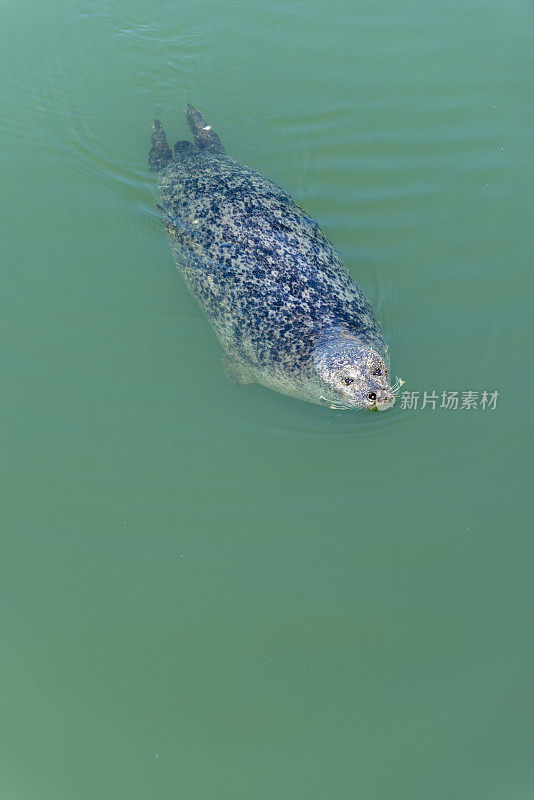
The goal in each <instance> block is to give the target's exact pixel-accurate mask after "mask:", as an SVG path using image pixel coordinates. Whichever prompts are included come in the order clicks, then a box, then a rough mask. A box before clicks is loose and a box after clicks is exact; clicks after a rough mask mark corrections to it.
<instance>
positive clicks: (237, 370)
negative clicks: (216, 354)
mask: <svg viewBox="0 0 534 800" xmlns="http://www.w3.org/2000/svg"><path fill="white" fill-rule="evenodd" d="M222 365H223V368H224V371H225V373H226V377H227V378H228V380H229V381H231V382H232V383H235V384H237V385H238V386H247V385H249V384H251V383H254V379H253V378H252V377H251V375H250V373H249V371H248V370H247V368H246V367H245V366H244V365H243V364H241V363H240V362H239V361H237V359H235V358H234V357H233V356H230V355H228V353H223V357H222Z"/></svg>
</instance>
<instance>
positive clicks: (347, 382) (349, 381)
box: [343, 378, 354, 386]
mask: <svg viewBox="0 0 534 800" xmlns="http://www.w3.org/2000/svg"><path fill="white" fill-rule="evenodd" d="M343 383H344V384H345V386H350V385H351V383H354V378H343Z"/></svg>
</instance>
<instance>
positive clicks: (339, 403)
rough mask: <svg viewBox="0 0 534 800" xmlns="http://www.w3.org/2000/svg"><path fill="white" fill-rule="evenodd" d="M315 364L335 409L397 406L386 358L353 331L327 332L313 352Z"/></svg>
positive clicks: (327, 399)
mask: <svg viewBox="0 0 534 800" xmlns="http://www.w3.org/2000/svg"><path fill="white" fill-rule="evenodd" d="M313 363H314V367H315V370H316V372H317V374H318V375H319V377H320V379H321V380H322V381H323V382H324V383H325V384H326V386H327V387H328V390H329V397H330V398H332V400H333V403H332V405H333V407H337V408H367V409H370V410H371V411H385V409H387V408H391V406H392V405H393V404H394V402H395V396H394V394H393V391H392V389H391V386H390V384H389V382H388V368H387V359H386V356H385V355H384V356H381V355H380V354H379V353H378V351H377V350H376V349H375V348H374V347H372V346H371V345H370V344H367V343H365V341H363V339H362V338H359V337H358V336H356V335H354V334H352V333H350V331H347V330H344V329H340V328H332V329H330V330H327V331H325V332H323V333H322V334H321V335H320V336H319V338H318V340H317V343H316V345H315V347H314V350H313ZM332 392H333V393H334V395H332ZM334 397H335V399H334ZM324 399H325V401H326V402H328V401H329V398H328V397H325V398H324Z"/></svg>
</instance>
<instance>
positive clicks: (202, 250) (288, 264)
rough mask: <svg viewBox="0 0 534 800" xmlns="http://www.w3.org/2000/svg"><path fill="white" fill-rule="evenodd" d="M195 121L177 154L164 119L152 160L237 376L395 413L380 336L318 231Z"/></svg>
mask: <svg viewBox="0 0 534 800" xmlns="http://www.w3.org/2000/svg"><path fill="white" fill-rule="evenodd" d="M186 117H187V121H188V123H189V126H190V128H191V131H192V134H193V139H194V143H193V142H190V141H186V140H182V141H179V142H177V143H176V144H175V145H174V148H173V150H172V151H171V149H170V147H169V145H168V143H167V139H166V136H165V133H164V131H163V128H162V126H161V123H160V122H159V120H155V121H154V124H153V132H152V146H151V149H150V153H149V157H148V161H149V166H150V168H151V170H152V171H153V172H156V173H157V174H158V179H159V180H158V184H159V191H160V195H161V205H159V206H158V208H159V210H160V212H161V215H162V218H163V223H164V226H165V228H166V230H167V233H168V236H169V240H170V244H171V247H172V251H173V255H174V258H175V261H176V263H177V265H178V267H179V269H180V271H181V273H182V275H183V277H184V280H185V282H186V284H187V286H188V288H189V289H190V291H191V292H192V294H193V295H194V297H195V298H196V300H197V301H198V303H199V305H200V306H201V308H202V309H203V311H204V313H205V315H206V317H207V318H208V320H209V322H210V323H211V325H212V327H213V329H214V330H215V333H216V334H217V336H218V338H219V340H220V342H221V344H222V346H223V349H224V356H223V365H224V367H225V370H226V374H227V375H228V377H229V378H230V379H231V380H233V381H235V382H236V383H241V384H245V383H254V382H256V383H260V384H263V385H264V386H267V387H269V388H271V389H275V390H277V391H279V392H282V393H284V394H287V395H290V396H292V397H297V398H300V399H302V400H307V401H310V402H312V403H319V404H321V405H326V406H329V407H330V408H335V409H353V408H365V409H371V410H373V411H376V410H384V409H386V408H390V407H391V406H392V405H393V403H394V401H395V398H394V393H393V390H392V388H391V385H390V383H389V381H388V366H389V356H388V348H387V347H386V345H385V342H384V339H383V335H382V330H381V327H380V325H379V323H378V322H377V320H376V319H375V316H374V314H373V310H372V308H371V305H370V304H369V302H368V300H367V299H366V297H365V296H364V294H363V292H362V290H361V289H360V287H359V286H358V285H357V284H356V283H355V281H354V280H353V278H352V277H351V275H350V273H349V272H348V270H347V269H346V268H345V267H344V265H343V263H342V261H341V258H340V257H339V255H338V253H337V252H336V250H335V249H334V246H333V245H332V244H331V243H330V242H329V241H328V239H327V238H326V236H325V235H324V234H323V232H322V231H321V229H320V227H319V224H318V223H317V222H316V221H315V220H314V219H312V218H311V217H310V216H308V215H307V214H306V213H305V212H304V211H303V210H302V209H301V208H299V207H298V206H297V205H296V204H295V202H294V201H293V200H292V198H291V197H290V195H289V194H288V193H287V192H285V191H284V190H283V189H281V188H280V187H279V186H277V185H276V184H275V183H273V182H272V181H270V180H268V179H267V178H265V177H263V175H261V174H259V173H258V172H254V171H253V170H251V169H249V168H248V167H246V166H244V165H243V164H240V163H238V162H237V161H234V160H233V159H231V158H229V157H228V156H227V155H226V154H225V151H224V147H223V145H222V144H221V141H220V139H219V137H218V136H217V134H216V133H215V131H214V130H212V128H211V126H210V125H207V124H206V121H205V120H204V118H203V116H202V115H201V114H200V113H199V112H198V111H197V110H196V109H195V108H193V107H192V106H190V105H189V106H188V107H187V110H186Z"/></svg>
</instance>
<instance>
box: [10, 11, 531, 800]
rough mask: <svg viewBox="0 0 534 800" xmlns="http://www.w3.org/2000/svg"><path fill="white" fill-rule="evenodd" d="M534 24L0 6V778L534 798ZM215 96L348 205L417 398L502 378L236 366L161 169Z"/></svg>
mask: <svg viewBox="0 0 534 800" xmlns="http://www.w3.org/2000/svg"><path fill="white" fill-rule="evenodd" d="M533 26H534V7H533V6H532V3H530V2H527V1H526V0H507V2H506V3H504V2H499V0H486V2H478V1H475V2H469V3H465V2H463V0H445V2H433V3H432V2H428V0H425V1H424V2H423V0H407V2H404V3H399V2H396V1H395V0H382V2H377V0H358V1H357V2H348V1H345V0H336V2H334V3H331V4H330V5H325V4H324V3H322V2H319V1H318V0H310V1H309V2H304V1H303V0H289V2H288V3H284V4H280V3H268V2H265V0H259V1H258V2H249V3H246V2H244V0H227V2H225V3H222V2H219V3H217V2H215V1H214V0H206V1H205V2H198V0H197V2H192V1H191V0H187V2H180V3H178V2H176V3H168V2H157V0H130V2H128V3H126V2H124V3H122V2H118V1H117V2H115V3H111V2H105V1H104V0H86V1H85V2H75V1H74V0H71V1H70V2H67V1H66V0H51V1H50V2H48V3H43V2H37V0H2V2H1V3H0V65H1V69H2V72H1V75H2V98H3V99H2V116H1V120H0V165H1V170H2V182H1V187H2V209H3V212H2V248H1V256H0V259H1V261H0V266H1V273H0V274H1V283H2V291H1V300H0V302H1V339H0V346H1V352H2V391H1V396H0V424H1V427H0V430H1V450H0V453H1V457H0V464H1V478H0V485H1V489H2V499H1V517H2V532H1V537H0V598H1V600H0V609H1V622H0V675H1V680H0V732H1V747H0V797H1V798H2V800H4V798H6V800H22V798H36V799H38V800H97V798H98V799H100V798H103V799H104V800H108V799H109V800H123V799H124V800H146V798H152V797H154V798H158V800H171V798H172V799H174V798H184V800H208V799H209V800H239V799H241V798H242V800H252V799H253V800H323V799H327V800H353V798H355V799H357V800H530V798H532V797H534V766H533V759H532V753H533V750H534V731H533V705H534V703H533V700H534V685H533V675H534V643H533V636H532V615H533V611H534V608H533V606H534V602H533V600H534V593H533V589H532V586H533V569H532V556H533V549H534V547H533V544H532V507H531V504H530V500H531V494H532V477H533V476H532V451H531V447H532V438H531V436H532V433H531V421H532V411H531V398H532V391H533V385H532V378H531V365H532V356H531V351H532V325H531V318H532V311H531V308H532V301H531V299H530V297H529V295H531V293H532V290H533V284H534V281H533V278H532V252H533V245H534V233H533V224H532V219H533V211H534V208H533V206H534V203H533V192H532V166H533V156H532V141H533V134H534V107H533V103H532V100H533V97H532V95H533V92H532V85H533V68H534V47H533V35H532V31H533V30H534V27H533ZM188 101H189V102H192V103H194V104H195V105H197V106H198V107H199V108H200V109H202V111H204V112H205V114H206V115H207V116H208V118H209V121H210V122H212V123H213V125H214V127H215V128H216V130H217V131H218V132H219V134H220V136H221V138H222V139H223V142H224V144H225V146H226V149H227V151H228V153H229V154H231V155H232V156H234V157H235V158H237V159H238V160H241V161H243V162H245V163H247V164H248V165H249V166H251V167H253V168H255V169H258V170H260V171H261V172H263V173H264V174H265V175H267V176H269V177H270V178H272V179H274V180H275V181H276V182H278V183H279V184H280V185H282V186H283V187H284V188H286V189H287V190H289V191H290V192H291V193H292V194H293V196H294V197H295V198H296V200H297V202H298V203H299V204H300V205H302V206H303V207H304V208H305V209H306V210H307V211H308V212H309V213H311V214H312V215H313V216H314V217H316V218H317V219H318V220H319V221H320V222H321V225H322V226H323V229H324V230H325V232H326V234H327V235H328V236H329V237H330V238H331V239H332V240H333V241H334V243H335V244H336V246H337V247H338V249H339V251H340V252H341V254H342V257H343V258H344V260H345V262H346V264H347V265H348V266H349V268H350V269H351V271H352V272H353V274H354V275H355V277H356V278H357V279H358V281H359V282H360V283H361V285H362V286H363V288H364V290H365V291H366V293H367V294H368V296H369V297H370V298H371V299H372V301H373V304H374V306H375V309H376V311H377V313H378V316H379V317H380V318H381V320H382V322H383V325H384V330H385V334H386V338H387V340H388V342H389V344H390V348H391V353H392V368H393V372H394V374H398V375H400V376H401V377H402V378H403V379H404V380H405V381H406V383H405V385H404V387H403V391H407V392H410V393H411V392H421V393H423V392H424V391H427V392H432V391H435V392H436V393H437V394H439V395H440V394H441V392H443V391H447V392H452V391H458V392H460V393H461V392H464V391H474V392H479V393H482V392H483V391H498V392H499V396H498V400H497V405H496V408H495V409H492V408H486V409H481V408H480V407H478V408H476V409H471V410H466V409H460V408H459V409H457V410H454V409H450V410H446V409H442V408H439V407H437V408H436V409H435V410H432V408H431V406H429V405H428V404H427V407H426V408H424V409H421V408H420V405H421V402H420V403H419V407H418V408H417V409H411V410H410V409H409V408H402V407H401V405H402V404H401V399H400V397H399V399H398V401H397V405H396V406H395V408H394V409H393V410H391V411H388V412H385V413H383V414H369V413H365V412H364V413H350V412H345V413H339V412H332V411H329V410H328V409H323V408H321V407H318V406H317V407H316V406H312V405H306V404H304V403H300V402H299V401H296V400H292V399H290V398H287V397H283V396H282V395H278V394H275V393H273V392H270V391H268V390H267V389H264V388H261V387H258V386H254V387H245V388H243V387H241V388H240V387H237V386H234V385H232V384H230V383H228V382H227V380H226V378H225V376H224V373H223V371H222V368H221V364H220V347H219V344H218V342H217V341H216V339H215V337H214V336H213V334H212V332H211V330H210V329H209V326H208V325H207V323H206V321H205V319H204V318H203V316H202V314H201V312H200V311H199V309H198V308H197V307H196V305H195V304H194V302H193V300H192V299H191V298H190V297H189V295H188V294H187V292H186V290H185V288H184V286H183V285H182V283H181V281H180V278H179V276H178V274H177V273H176V271H175V269H174V265H173V263H172V258H171V254H170V250H169V247H168V244H167V242H166V241H165V236H164V232H163V231H162V228H161V224H160V222H159V219H158V216H157V213H156V212H155V207H154V206H155V203H156V202H157V197H156V191H155V180H154V177H153V176H152V175H151V174H150V173H149V172H148V170H147V167H146V156H147V150H148V142H149V135H150V123H151V121H152V119H153V117H154V116H155V115H158V116H160V117H161V118H162V120H163V122H164V124H165V126H166V128H167V130H168V131H169V135H170V137H171V138H172V140H173V141H174V140H175V139H178V138H183V136H184V135H185V134H186V128H185V123H184V121H183V117H182V109H183V107H184V106H185V104H186V102H188ZM421 396H422V395H421ZM480 397H481V394H479V399H480ZM438 406H439V403H438Z"/></svg>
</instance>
